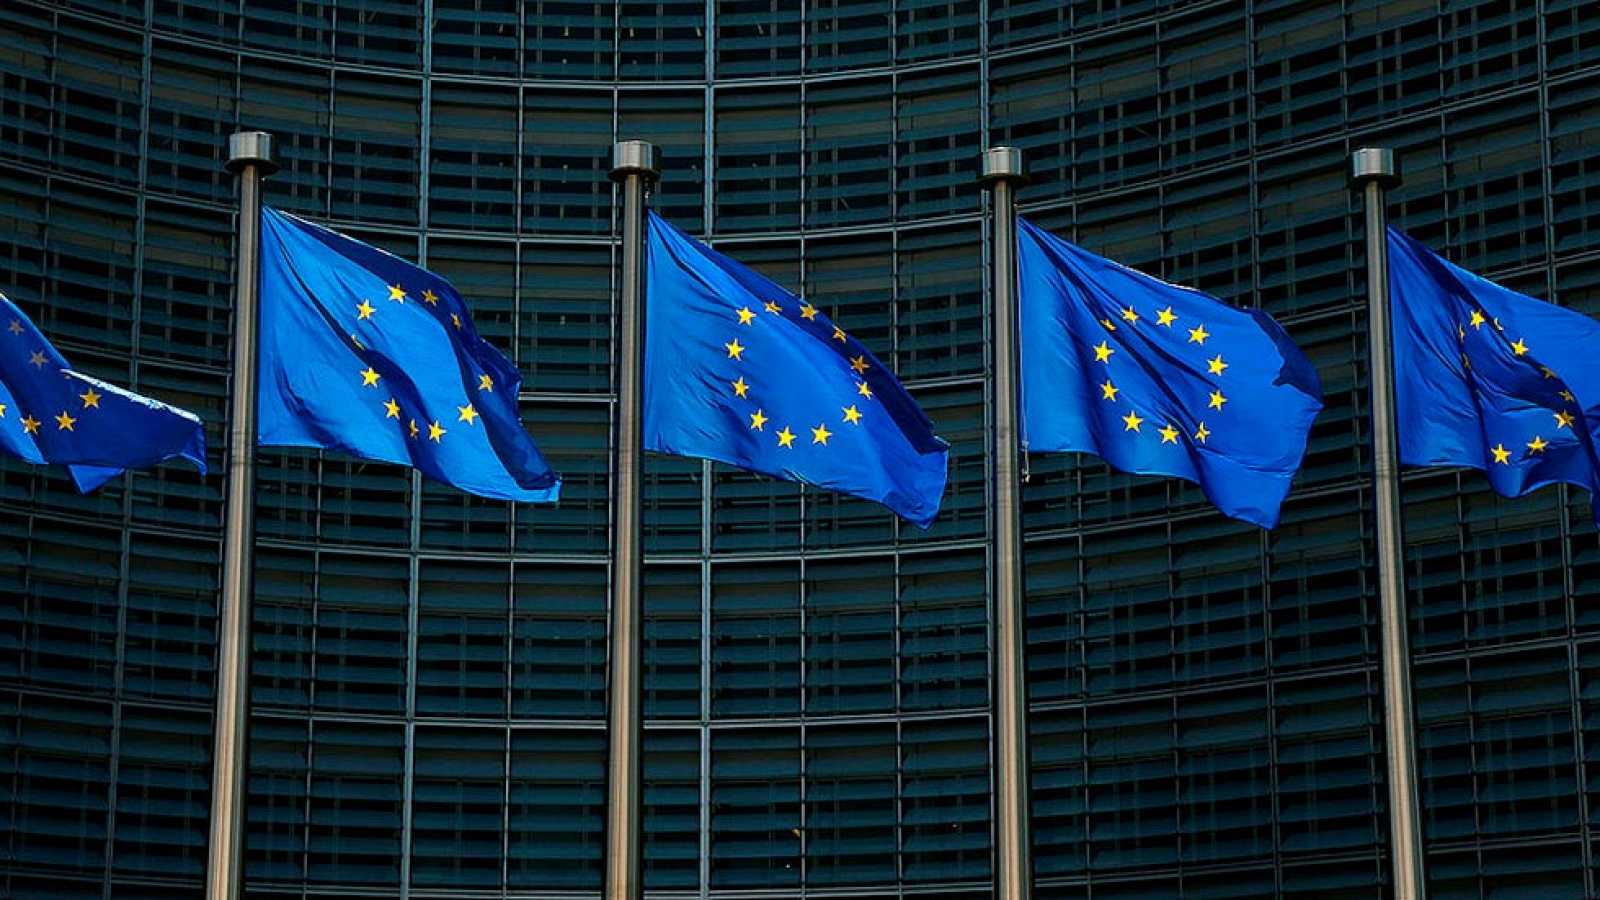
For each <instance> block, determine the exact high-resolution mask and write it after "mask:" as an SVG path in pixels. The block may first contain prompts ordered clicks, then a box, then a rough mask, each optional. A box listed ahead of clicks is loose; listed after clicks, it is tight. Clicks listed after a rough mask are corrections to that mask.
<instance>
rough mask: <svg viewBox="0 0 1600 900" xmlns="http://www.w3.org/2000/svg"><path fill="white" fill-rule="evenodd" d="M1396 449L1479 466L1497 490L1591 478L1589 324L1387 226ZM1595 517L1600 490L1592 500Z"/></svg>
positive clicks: (1599, 475)
mask: <svg viewBox="0 0 1600 900" xmlns="http://www.w3.org/2000/svg"><path fill="white" fill-rule="evenodd" d="M1388 243H1389V293H1390V296H1391V298H1392V300H1393V302H1392V306H1393V309H1394V312H1393V316H1394V363H1395V373H1396V374H1395V407H1396V409H1395V415H1396V417H1397V418H1398V420H1399V421H1398V422H1397V423H1396V424H1397V429H1396V430H1397V433H1398V436H1399V441H1400V461H1401V462H1402V463H1404V464H1406V465H1410V466H1467V467H1469V468H1473V469H1481V470H1483V471H1484V472H1485V473H1486V474H1487V475H1488V477H1489V485H1490V486H1491V487H1493V488H1494V489H1495V492H1496V493H1499V494H1500V495H1502V496H1505V497H1520V496H1521V495H1523V494H1526V493H1528V492H1529V491H1531V490H1534V489H1535V488H1539V487H1543V486H1544V485H1547V484H1555V483H1558V482H1566V483H1568V484H1575V485H1578V486H1579V487H1583V488H1587V489H1588V490H1589V491H1590V493H1591V494H1594V493H1595V492H1596V488H1597V487H1600V457H1597V456H1596V452H1595V441H1596V440H1597V439H1600V362H1597V361H1596V352H1597V350H1600V324H1597V323H1596V322H1595V321H1594V320H1593V319H1591V318H1589V317H1588V316H1585V315H1582V314H1580V313H1577V312H1573V311H1572V310H1569V309H1562V308H1561V307H1559V306H1556V305H1554V304H1551V303H1545V302H1543V301H1541V300H1535V299H1534V298H1532V297H1527V296H1524V295H1522V294H1519V293H1517V292H1515V291H1512V290H1508V289H1506V288H1503V287H1501V286H1500V285H1498V284H1495V283H1494V282H1492V281H1489V280H1487V279H1484V278H1480V277H1478V276H1477V275H1474V274H1472V273H1471V272H1468V271H1467V270H1465V269H1462V268H1459V267H1457V266H1454V265H1451V264H1450V263H1449V262H1447V261H1445V260H1444V259H1442V258H1440V257H1439V256H1437V255H1435V254H1434V253H1433V251H1431V250H1429V249H1428V248H1427V247H1426V246H1424V245H1422V244H1420V243H1418V242H1417V241H1414V240H1412V239H1411V238H1409V237H1407V236H1406V235H1405V234H1403V233H1401V232H1400V231H1398V230H1396V229H1394V228H1390V229H1389V235H1388ZM1595 516H1596V520H1597V521H1600V502H1597V503H1596V505H1595Z"/></svg>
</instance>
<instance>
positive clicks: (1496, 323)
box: [1494, 316, 1506, 331]
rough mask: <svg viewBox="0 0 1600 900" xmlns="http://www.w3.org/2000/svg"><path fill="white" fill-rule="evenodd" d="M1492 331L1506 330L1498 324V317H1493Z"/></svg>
mask: <svg viewBox="0 0 1600 900" xmlns="http://www.w3.org/2000/svg"><path fill="white" fill-rule="evenodd" d="M1494 330H1495V331H1505V330H1506V327H1505V326H1504V325H1501V324H1500V317H1499V316H1495V317H1494Z"/></svg>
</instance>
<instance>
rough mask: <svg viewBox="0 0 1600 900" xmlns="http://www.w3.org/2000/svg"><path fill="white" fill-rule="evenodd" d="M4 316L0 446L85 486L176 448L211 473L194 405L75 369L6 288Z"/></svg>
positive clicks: (0, 310) (0, 309) (0, 312)
mask: <svg viewBox="0 0 1600 900" xmlns="http://www.w3.org/2000/svg"><path fill="white" fill-rule="evenodd" d="M0 323H3V324H0V329H3V330H0V452H3V453H5V454H6V455H8V456H15V457H17V458H19V459H23V460H26V461H28V462H31V463H41V464H42V463H61V464H64V465H66V466H67V471H68V472H69V473H70V474H71V475H72V480H73V482H74V483H76V484H77V486H78V490H80V491H82V492H84V493H88V492H89V491H92V490H94V489H95V488H97V487H99V486H100V485H102V484H105V483H106V482H107V481H109V480H111V479H112V478H115V477H116V476H117V475H120V474H122V470H123V469H138V468H143V467H144V466H153V465H155V464H156V463H158V462H161V461H163V460H167V459H171V458H173V457H175V456H177V457H182V458H183V459H187V460H188V461H190V462H192V463H194V464H195V466H196V467H197V468H198V469H199V470H200V474H202V475H204V474H205V471H206V432H205V427H204V426H203V425H201V424H200V418H199V417H198V416H196V415H195V414H194V413H190V412H185V411H184V410H181V409H178V408H177V407H174V406H168V405H167V404H165V403H161V402H159V401H156V400H151V399H150V398H149V397H143V396H140V395H138V394H135V393H133V392H132V391H125V390H123V389H122V388H119V387H116V386H114V385H110V384H107V383H106V382H104V381H101V380H100V379H98V378H92V377H90V376H88V375H85V374H83V373H82V372H78V371H75V370H74V369H73V368H72V366H70V365H68V364H67V361H66V359H65V358H64V357H62V355H61V354H60V353H58V352H56V348H55V347H53V346H51V344H50V342H49V341H47V340H45V337H44V335H43V334H41V333H40V332H39V329H38V328H36V327H34V324H33V321H32V320H31V319H29V318H28V317H27V315H25V314H24V313H23V312H22V310H20V309H18V308H17V306H16V304H14V303H12V302H11V301H10V300H9V299H7V298H6V296H5V295H4V294H0Z"/></svg>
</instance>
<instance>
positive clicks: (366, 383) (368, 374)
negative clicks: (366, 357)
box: [361, 366, 383, 387]
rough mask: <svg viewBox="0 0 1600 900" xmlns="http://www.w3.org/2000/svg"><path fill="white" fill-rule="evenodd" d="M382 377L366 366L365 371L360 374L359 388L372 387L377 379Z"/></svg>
mask: <svg viewBox="0 0 1600 900" xmlns="http://www.w3.org/2000/svg"><path fill="white" fill-rule="evenodd" d="M382 377H383V376H382V375H379V374H378V373H377V372H376V371H374V370H373V368H372V367H371V366H367V368H366V371H364V372H362V373H361V386H362V387H373V386H375V385H376V384H377V383H378V379H379V378H382Z"/></svg>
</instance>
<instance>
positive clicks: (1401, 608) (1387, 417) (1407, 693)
mask: <svg viewBox="0 0 1600 900" xmlns="http://www.w3.org/2000/svg"><path fill="white" fill-rule="evenodd" d="M1350 181H1351V184H1352V185H1353V186H1354V187H1356V188H1357V189H1358V190H1360V191H1362V192H1363V194H1364V196H1365V200H1364V202H1365V204H1366V213H1367V223H1366V228H1367V348H1368V351H1367V364H1368V367H1369V369H1370V371H1371V385H1372V467H1373V505H1374V507H1375V508H1376V510H1377V518H1378V605H1379V615H1378V618H1379V625H1380V626H1381V628H1382V642H1383V703H1384V710H1385V716H1384V738H1385V742H1386V746H1387V748H1388V758H1389V769H1388V777H1389V843H1390V847H1389V850H1390V858H1391V861H1392V862H1393V865H1394V896H1395V900H1423V898H1424V897H1426V896H1427V887H1426V885H1425V884H1424V881H1423V877H1422V867H1423V859H1422V822H1421V820H1420V819H1419V818H1418V810H1419V809H1420V808H1421V804H1420V803H1418V800H1417V772H1416V738H1415V735H1414V734H1413V722H1412V713H1411V651H1410V648H1409V646H1408V641H1407V636H1406V625H1407V620H1406V606H1405V600H1406V597H1405V569H1404V559H1403V557H1402V555H1401V551H1402V548H1403V542H1402V540H1401V536H1400V453H1399V449H1398V443H1397V441H1396V438H1395V401H1394V340H1393V335H1392V333H1391V331H1390V324H1389V244H1388V239H1387V236H1386V233H1385V232H1386V222H1385V214H1384V213H1385V211H1384V191H1385V190H1387V189H1388V188H1391V187H1394V186H1396V185H1398V184H1399V183H1400V172H1399V169H1398V168H1397V167H1396V165H1395V161H1394V151H1393V150H1387V149H1378V148H1371V147H1367V148H1363V149H1360V150H1357V151H1356V152H1355V153H1353V154H1351V156H1350Z"/></svg>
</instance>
